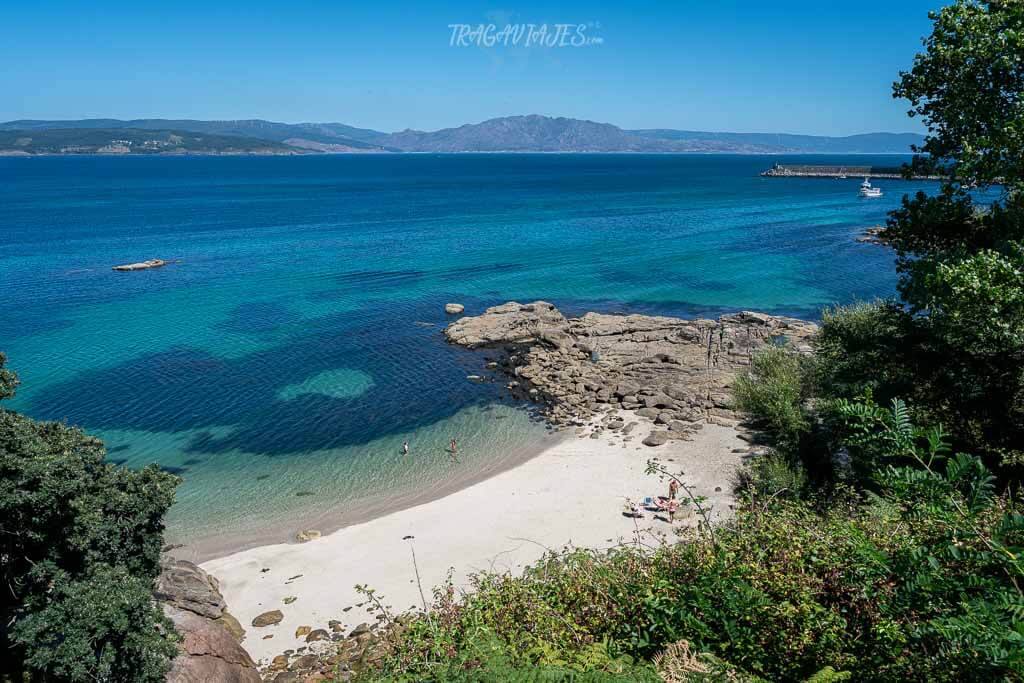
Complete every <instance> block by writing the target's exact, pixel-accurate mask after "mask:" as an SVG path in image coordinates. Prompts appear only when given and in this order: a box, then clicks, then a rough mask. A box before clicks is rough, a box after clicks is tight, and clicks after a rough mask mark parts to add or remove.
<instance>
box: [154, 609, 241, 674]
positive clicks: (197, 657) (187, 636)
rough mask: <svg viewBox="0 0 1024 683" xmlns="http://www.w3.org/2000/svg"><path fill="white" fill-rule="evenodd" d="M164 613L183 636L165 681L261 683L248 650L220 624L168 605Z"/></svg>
mask: <svg viewBox="0 0 1024 683" xmlns="http://www.w3.org/2000/svg"><path fill="white" fill-rule="evenodd" d="M164 613H165V614H166V615H167V616H168V618H170V620H171V621H172V622H173V623H174V628H175V630H177V631H178V633H180V634H181V636H182V642H181V644H180V647H181V654H180V655H179V656H178V657H175V659H174V662H173V663H172V664H171V670H170V671H169V672H168V673H167V683H201V682H205V681H217V682H218V683H260V675H259V672H258V671H257V670H256V664H255V663H254V662H253V661H252V658H251V657H250V656H249V653H247V652H246V651H245V650H244V649H242V646H241V645H239V644H238V641H236V640H235V638H234V636H233V635H231V633H229V632H228V630H227V629H226V628H225V627H224V626H223V625H221V624H219V623H217V622H216V621H213V620H210V619H206V618H204V617H202V616H200V615H198V614H196V613H194V612H189V611H186V610H183V609H179V608H177V607H174V606H173V605H170V604H165V605H164Z"/></svg>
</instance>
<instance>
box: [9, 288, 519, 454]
mask: <svg viewBox="0 0 1024 683" xmlns="http://www.w3.org/2000/svg"><path fill="white" fill-rule="evenodd" d="M443 303H444V301H443V300H442V299H431V300H426V301H418V302H407V303H403V310H401V311H400V312H399V313H396V311H394V310H392V309H391V308H385V309H376V308H375V307H368V308H367V309H364V310H362V311H359V312H358V313H357V314H352V313H347V314H332V315H329V316H324V317H321V318H318V319H314V320H310V321H304V322H303V324H302V325H301V326H297V327H296V329H295V330H294V332H293V334H292V335H291V336H290V337H289V338H287V339H286V340H284V341H283V342H282V343H281V344H280V345H278V346H276V347H272V348H268V349H264V350H260V351H257V352H255V353H252V354H249V355H246V356H242V357H239V358H221V357H218V356H214V355H211V354H210V353H208V352H206V351H203V350H200V349H195V348H190V347H178V348H174V349H171V350H168V351H164V352H161V353H152V354H147V355H143V356H137V357H135V358H132V359H130V360H128V361H125V362H124V363H121V364H120V365H116V366H113V367H107V368H100V369H96V370H91V371H86V372H82V373H80V374H78V375H77V376H75V377H74V378H73V379H71V380H70V381H67V382H64V383H62V384H59V385H52V386H50V387H48V388H47V389H46V390H45V391H43V392H41V393H40V394H37V395H36V396H35V397H34V400H33V401H32V402H31V404H30V406H29V410H28V411H27V412H29V413H30V414H32V415H33V416H36V417H39V418H52V417H57V418H62V417H67V418H68V420H70V421H71V422H74V423H76V424H81V425H86V426H87V427H88V428H90V429H136V430H142V431H153V432H180V431H185V430H192V429H207V430H209V429H210V428H213V427H215V426H225V425H228V426H231V427H233V429H232V431H231V433H230V434H228V435H227V436H222V437H217V436H215V435H214V434H213V433H212V432H210V431H205V432H203V433H200V434H197V435H195V436H194V437H193V438H192V439H191V440H190V441H189V443H188V445H187V446H186V449H185V450H186V451H187V452H189V453H194V454H199V453H206V454H210V453H221V452H225V451H230V450H234V449H238V450H241V451H244V452H248V453H261V454H268V455H285V454H290V453H303V452H307V451H310V450H319V449H328V448H337V447H341V446H346V445H352V444H360V443H366V442H367V441H370V440H373V439H376V438H379V437H382V436H385V435H387V434H391V433H395V432H403V431H411V430H414V429H417V428H419V427H422V426H424V425H427V424H432V423H433V422H436V421H438V420H441V419H444V418H447V417H449V416H451V415H453V414H454V413H456V412H457V411H459V410H460V409H462V408H464V407H466V406H468V405H470V404H486V403H489V402H492V401H494V400H497V399H498V398H499V396H500V394H501V392H502V390H503V387H501V386H500V385H499V384H490V383H482V384H478V383H473V382H466V381H465V377H466V375H467V374H472V372H478V371H479V369H480V367H479V366H480V360H481V359H480V357H479V356H478V355H476V354H473V353H472V352H468V351H465V350H463V349H459V348H457V347H453V346H450V345H448V344H445V343H444V342H443V340H441V339H440V337H436V338H433V335H435V334H436V333H434V332H431V337H432V338H429V339H425V338H424V334H423V332H424V331H423V330H422V328H417V327H415V326H411V325H409V324H408V321H409V320H415V319H417V318H418V319H423V318H424V317H428V318H429V317H431V313H436V311H438V310H440V309H441V307H442V306H443ZM382 345H384V346H382ZM342 367H345V368H353V369H358V370H361V371H363V372H365V373H367V374H368V375H369V376H370V377H372V378H373V380H374V385H373V386H372V387H370V388H369V389H368V390H367V391H366V392H365V393H363V394H362V395H360V396H356V397H352V398H335V397H332V396H326V395H322V394H305V395H302V396H300V397H297V398H294V399H292V400H281V399H280V398H279V397H278V393H279V392H280V391H281V390H282V389H283V388H284V387H286V386H288V385H291V384H295V383H296V382H300V381H302V380H303V379H305V378H308V377H312V376H314V375H316V374H318V373H321V372H325V371H330V370H335V369H337V368H342ZM403 387H404V389H402V388H403ZM68 396H77V397H80V398H79V399H77V400H76V401H75V402H74V404H73V405H71V406H70V407H69V406H68V402H67V397H68Z"/></svg>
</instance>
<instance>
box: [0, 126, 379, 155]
mask: <svg viewBox="0 0 1024 683" xmlns="http://www.w3.org/2000/svg"><path fill="white" fill-rule="evenodd" d="M55 128H61V129H91V128H100V129H104V130H115V129H123V128H132V129H136V130H179V131H188V132H191V133H203V134H207V135H230V136H235V137H243V138H255V139H258V140H272V141H274V142H284V141H285V140H292V141H295V142H296V143H298V144H297V145H293V146H299V147H302V146H303V143H304V142H307V141H308V142H310V143H319V144H325V145H334V146H337V147H339V149H337V150H335V151H382V150H381V147H380V145H377V144H375V143H374V142H372V140H373V139H374V138H379V137H382V136H383V137H386V136H387V134H386V133H381V132H379V131H375V130H369V129H366V128H353V127H352V126H346V125H344V124H341V123H275V122H273V121H263V120H261V119H244V120H239V121H199V120H195V119H132V120H130V121H123V120H120V119H82V120H77V121H36V120H20V121H8V122H7V123H0V130H49V129H55ZM354 135H355V136H358V137H354ZM341 148H347V149H341ZM396 151H397V150H396Z"/></svg>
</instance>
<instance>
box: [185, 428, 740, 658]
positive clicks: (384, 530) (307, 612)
mask: <svg viewBox="0 0 1024 683" xmlns="http://www.w3.org/2000/svg"><path fill="white" fill-rule="evenodd" d="M624 416H625V417H628V418H632V415H630V414H624ZM651 428H652V425H651V424H650V422H648V421H641V423H640V424H639V425H638V426H637V428H636V429H635V431H634V432H633V433H632V439H631V440H630V441H628V442H625V441H624V440H623V437H622V436H621V435H619V434H614V433H612V432H609V431H605V432H604V433H603V434H602V435H601V437H600V438H597V439H592V438H586V437H583V438H575V439H569V440H566V441H564V442H562V443H559V444H558V445H556V446H553V447H552V448H550V449H548V450H546V451H544V452H543V453H541V454H540V455H539V456H537V457H535V458H533V459H531V460H529V461H527V462H525V463H523V464H521V465H518V466H517V467H515V468H513V469H511V470H508V471H505V472H502V473H500V474H498V475H496V476H494V477H492V478H490V479H487V480H485V481H482V482H479V483H476V484H474V485H472V486H470V487H468V488H465V489H462V490H460V491H457V492H455V493H452V494H450V495H448V496H445V497H443V498H439V499H437V500H434V501H431V502H428V503H425V504H422V505H418V506H416V507H411V508H408V509H403V510H400V511H396V512H394V513H391V514H388V515H385V516H382V517H379V518H377V519H373V520H371V521H368V522H365V523H361V524H356V525H353V526H350V527H346V528H343V529H340V530H338V531H336V532H334V533H332V534H329V535H327V536H324V537H323V538H320V539H316V540H313V541H309V542H307V543H303V544H278V545H269V546H263V547H258V548H253V549H250V550H246V551H243V552H239V553H236V554H233V555H229V556H226V557H221V558H218V559H215V560H211V561H209V562H206V563H205V564H203V568H204V569H206V570H207V571H208V572H210V573H211V574H213V575H214V576H215V577H217V579H218V580H219V581H220V587H221V591H222V593H223V595H224V597H225V599H226V600H227V604H228V608H229V610H230V611H231V612H232V614H234V615H235V616H236V617H237V618H238V620H239V621H240V622H241V623H242V625H243V626H244V627H245V628H246V631H247V635H246V638H245V641H244V642H243V646H244V647H245V648H246V649H247V650H248V651H249V652H250V654H251V655H252V656H253V658H254V659H256V660H257V661H260V660H262V662H263V663H266V662H267V661H269V659H270V658H271V657H273V656H274V655H277V654H280V653H281V652H282V651H284V650H286V649H290V648H291V649H294V648H298V647H301V646H303V645H305V642H304V640H303V639H297V638H295V637H294V634H295V631H296V629H297V628H298V627H300V626H311V627H312V628H314V629H315V628H326V627H327V622H328V621H329V620H332V619H335V620H338V621H340V622H342V623H343V624H344V625H345V631H346V632H347V631H348V630H350V629H352V628H353V627H355V626H356V625H357V624H359V623H362V622H372V620H373V619H372V617H371V616H370V615H368V614H367V612H366V608H365V606H364V607H362V608H360V607H355V605H356V604H358V603H363V602H364V601H365V597H363V596H362V595H360V594H359V593H357V592H356V590H355V586H356V584H368V585H369V586H371V587H373V588H374V589H376V590H377V591H378V593H379V594H380V595H382V596H383V598H384V602H385V603H386V604H388V605H390V606H391V607H392V608H393V609H394V611H395V612H402V611H405V610H408V609H420V608H422V600H421V596H420V591H419V588H418V586H417V583H416V572H415V571H414V567H413V559H412V553H413V551H414V550H415V555H416V562H417V565H418V568H419V574H420V578H421V581H422V586H423V592H424V594H425V595H426V600H427V602H428V603H429V602H430V600H431V589H432V588H433V587H434V586H437V585H439V584H440V583H442V582H443V581H444V579H445V575H446V574H447V572H448V570H449V568H452V569H453V570H454V574H453V578H454V581H455V584H456V586H459V587H465V586H466V585H467V577H468V576H469V575H470V574H471V573H473V572H476V571H480V570H496V571H511V572H518V571H521V570H522V568H523V566H524V565H527V564H529V563H530V562H532V561H534V560H536V559H537V558H538V557H540V556H541V555H542V554H543V552H544V550H545V548H550V549H558V548H561V547H563V546H565V545H567V544H572V545H574V546H577V547H587V548H601V547H608V546H611V545H614V544H616V543H618V542H621V541H631V540H633V538H634V534H635V533H636V530H637V528H638V527H639V528H640V529H641V530H642V531H647V530H650V531H652V532H653V533H668V532H670V526H669V524H667V523H666V522H664V521H660V520H655V519H654V518H653V517H654V516H653V514H651V513H650V512H648V513H646V515H645V517H644V518H643V519H640V520H633V519H630V518H628V517H625V516H623V514H622V510H623V505H624V503H625V501H626V499H627V498H629V499H631V500H634V501H639V500H641V499H642V498H643V497H644V496H648V495H664V494H665V493H666V491H667V485H666V484H665V483H663V482H660V481H659V479H658V478H657V477H655V476H651V475H648V474H646V472H645V470H646V464H647V460H648V459H649V458H651V457H658V458H659V459H661V460H662V461H664V462H665V464H666V465H668V466H669V467H671V468H673V469H674V470H679V471H682V472H684V473H685V477H684V480H685V481H687V482H689V483H691V484H693V485H694V487H695V489H696V493H698V494H700V495H705V496H707V497H708V498H709V500H710V502H711V504H712V505H713V506H714V511H713V514H714V515H715V516H716V517H720V516H722V515H727V514H729V506H730V504H731V503H732V497H731V495H730V491H731V480H732V475H733V472H734V471H735V469H736V467H737V465H739V464H740V463H741V462H742V459H743V457H744V454H743V453H742V452H734V450H737V451H738V450H739V449H744V448H745V447H746V446H747V445H748V444H746V443H744V442H743V441H741V440H740V439H739V438H738V436H737V432H736V431H735V430H734V429H732V428H730V427H724V426H720V425H716V424H707V425H705V426H704V428H703V429H702V430H701V431H700V432H698V433H697V434H696V435H695V436H694V438H693V440H692V441H670V442H669V443H667V444H665V445H663V446H660V447H656V448H650V447H647V446H644V445H642V444H641V443H640V442H641V441H642V440H643V438H644V437H645V436H646V435H647V434H648V433H649V431H650V430H651ZM716 487H719V488H720V491H718V492H716V491H715V488H716ZM286 597H295V598H296V599H295V600H294V601H293V602H291V603H290V604H285V603H284V599H285V598H286ZM275 609H279V610H281V611H282V612H283V614H284V619H283V620H282V621H281V622H280V623H279V624H277V625H275V626H268V627H263V628H254V627H252V626H251V622H252V620H253V618H254V617H256V616H257V615H259V614H261V613H263V612H266V611H269V610H275ZM267 636H272V637H271V638H267Z"/></svg>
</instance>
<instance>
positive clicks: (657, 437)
mask: <svg viewBox="0 0 1024 683" xmlns="http://www.w3.org/2000/svg"><path fill="white" fill-rule="evenodd" d="M668 441H669V435H668V433H667V432H651V433H650V434H649V435H648V436H647V438H646V439H644V445H645V446H663V445H665V444H666V443H668Z"/></svg>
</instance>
